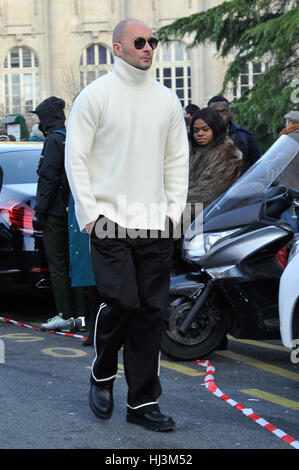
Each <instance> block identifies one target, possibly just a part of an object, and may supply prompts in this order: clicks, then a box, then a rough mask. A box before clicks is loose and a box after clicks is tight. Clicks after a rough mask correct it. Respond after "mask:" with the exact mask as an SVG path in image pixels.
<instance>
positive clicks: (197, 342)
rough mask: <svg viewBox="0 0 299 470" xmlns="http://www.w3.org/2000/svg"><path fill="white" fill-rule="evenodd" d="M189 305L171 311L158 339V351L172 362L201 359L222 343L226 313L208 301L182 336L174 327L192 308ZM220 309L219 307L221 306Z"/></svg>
mask: <svg viewBox="0 0 299 470" xmlns="http://www.w3.org/2000/svg"><path fill="white" fill-rule="evenodd" d="M192 306H193V303H192V302H190V301H187V302H184V303H182V304H180V305H179V306H177V307H175V308H173V309H171V311H170V314H169V317H168V319H167V322H165V324H166V327H165V329H164V331H163V336H162V346H161V349H162V352H163V353H164V354H165V355H166V356H168V357H170V358H172V359H176V360H181V361H190V360H197V359H201V358H203V357H205V356H207V355H208V354H210V353H211V352H213V351H214V350H215V349H220V348H219V346H220V345H221V344H224V343H225V341H226V331H227V323H228V315H227V311H226V310H225V309H223V308H217V305H216V304H215V302H211V301H208V302H207V303H206V304H205V305H204V306H203V307H202V309H201V310H200V312H199V314H198V316H197V317H196V318H195V320H194V321H193V323H192V324H191V325H190V328H189V329H188V330H187V332H186V334H185V335H182V334H181V333H180V332H179V330H178V328H179V326H180V325H181V324H182V322H183V320H184V318H185V317H186V315H187V314H188V312H189V310H190V309H191V308H192ZM222 306H223V304H222Z"/></svg>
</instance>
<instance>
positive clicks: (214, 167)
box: [188, 136, 243, 207]
mask: <svg viewBox="0 0 299 470" xmlns="http://www.w3.org/2000/svg"><path fill="white" fill-rule="evenodd" d="M242 163H243V157H242V152H241V151H240V150H239V149H238V148H237V147H236V145H235V144H234V142H233V141H232V139H231V138H230V137H228V136H226V137H225V140H224V143H223V144H215V143H214V142H212V143H211V144H209V145H207V146H206V147H197V148H196V150H195V151H193V152H192V151H191V154H190V167H189V192H188V202H192V203H202V204H203V205H204V207H206V206H207V205H208V204H210V203H211V202H212V201H213V200H215V199H216V198H217V197H218V196H220V195H221V194H222V193H223V192H224V191H226V190H227V189H228V188H229V187H230V186H231V185H232V184H233V183H234V182H235V181H236V180H237V179H238V177H239V176H240V171H241V167H242Z"/></svg>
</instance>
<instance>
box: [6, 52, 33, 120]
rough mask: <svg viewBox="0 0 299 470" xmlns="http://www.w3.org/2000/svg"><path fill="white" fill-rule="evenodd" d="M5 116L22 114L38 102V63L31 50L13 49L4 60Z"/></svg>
mask: <svg viewBox="0 0 299 470" xmlns="http://www.w3.org/2000/svg"><path fill="white" fill-rule="evenodd" d="M3 67H4V96H5V113H6V114H24V113H26V112H28V111H31V110H32V109H34V108H35V107H36V106H37V104H38V102H39V63H38V59H37V57H36V55H35V53H34V51H33V50H32V49H29V48H28V47H24V46H23V47H14V48H13V49H11V50H10V51H9V53H8V54H7V56H6V57H5V60H4V65H3Z"/></svg>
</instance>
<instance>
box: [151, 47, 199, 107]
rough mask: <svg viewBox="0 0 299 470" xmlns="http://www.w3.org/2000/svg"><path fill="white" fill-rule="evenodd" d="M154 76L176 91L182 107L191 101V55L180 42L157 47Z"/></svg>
mask: <svg viewBox="0 0 299 470" xmlns="http://www.w3.org/2000/svg"><path fill="white" fill-rule="evenodd" d="M156 78H157V80H159V81H160V82H161V83H163V85H165V86H167V87H168V88H171V89H172V90H173V91H175V92H176V94H177V95H178V97H179V100H180V102H181V104H182V106H183V107H185V106H186V105H187V104H189V103H192V96H191V57H190V51H189V49H187V48H186V47H185V45H184V44H183V43H182V42H179V41H173V42H170V43H168V44H163V46H162V47H159V48H158V50H157V54H156Z"/></svg>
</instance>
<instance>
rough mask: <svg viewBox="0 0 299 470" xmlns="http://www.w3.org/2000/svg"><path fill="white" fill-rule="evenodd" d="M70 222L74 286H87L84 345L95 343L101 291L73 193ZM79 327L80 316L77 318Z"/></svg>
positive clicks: (69, 213)
mask: <svg viewBox="0 0 299 470" xmlns="http://www.w3.org/2000/svg"><path fill="white" fill-rule="evenodd" d="M68 223H69V241H70V243H69V250H70V278H71V285H72V287H78V288H80V287H81V288H82V287H83V288H84V287H85V288H86V289H84V292H85V295H86V294H87V295H86V310H87V325H88V338H87V339H86V340H85V341H84V342H83V345H84V346H91V345H92V344H93V335H94V325H95V318H96V315H97V313H98V310H99V306H100V298H99V293H98V290H97V287H96V282H95V278H94V274H93V267H92V262H91V256H90V250H89V235H88V233H87V232H86V233H83V232H81V231H80V229H79V225H78V222H77V218H76V214H75V202H74V198H73V196H72V194H70V197H69V206H68ZM76 322H77V326H78V329H80V328H79V327H80V325H79V324H78V318H76ZM81 322H82V323H81V326H82V327H83V326H84V320H83V319H82V318H81Z"/></svg>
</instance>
